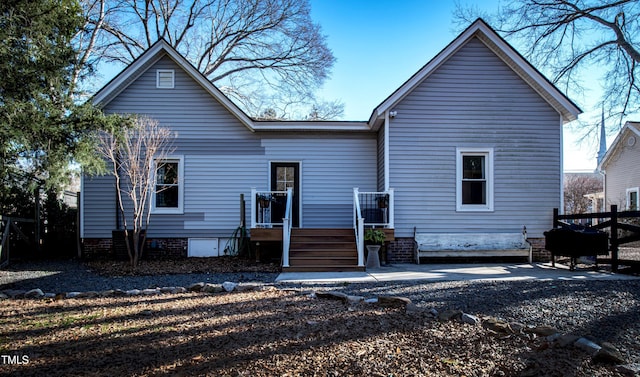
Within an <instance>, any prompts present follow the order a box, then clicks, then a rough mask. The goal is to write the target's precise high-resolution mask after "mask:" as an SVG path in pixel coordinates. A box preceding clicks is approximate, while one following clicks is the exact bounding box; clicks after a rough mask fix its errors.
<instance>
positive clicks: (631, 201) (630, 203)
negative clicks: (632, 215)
mask: <svg viewBox="0 0 640 377" xmlns="http://www.w3.org/2000/svg"><path fill="white" fill-rule="evenodd" d="M639 191H640V188H638V187H634V188H630V189H627V210H629V211H637V210H638V192H639Z"/></svg>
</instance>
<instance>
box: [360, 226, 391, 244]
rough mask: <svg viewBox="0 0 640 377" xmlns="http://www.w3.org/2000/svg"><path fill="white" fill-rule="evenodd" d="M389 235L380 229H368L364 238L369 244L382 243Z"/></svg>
mask: <svg viewBox="0 0 640 377" xmlns="http://www.w3.org/2000/svg"><path fill="white" fill-rule="evenodd" d="M386 238H387V236H386V235H385V234H384V232H383V231H381V230H380V229H373V228H371V229H367V230H366V232H364V240H365V241H366V242H367V245H382V244H383V243H384V240H385V239H386Z"/></svg>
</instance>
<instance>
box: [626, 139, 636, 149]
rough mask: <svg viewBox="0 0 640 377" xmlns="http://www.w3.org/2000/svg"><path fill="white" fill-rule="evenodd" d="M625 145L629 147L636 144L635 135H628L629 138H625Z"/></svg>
mask: <svg viewBox="0 0 640 377" xmlns="http://www.w3.org/2000/svg"><path fill="white" fill-rule="evenodd" d="M627 145H628V146H630V147H633V146H634V145H636V137H635V136H629V138H628V139H627Z"/></svg>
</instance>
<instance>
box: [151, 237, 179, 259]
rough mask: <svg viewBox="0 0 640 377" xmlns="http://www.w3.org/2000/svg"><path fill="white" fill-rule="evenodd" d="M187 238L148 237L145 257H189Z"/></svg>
mask: <svg viewBox="0 0 640 377" xmlns="http://www.w3.org/2000/svg"><path fill="white" fill-rule="evenodd" d="M188 246H189V240H188V239H187V238H154V239H147V244H146V247H145V251H144V257H145V258H148V259H182V258H186V257H187V248H188Z"/></svg>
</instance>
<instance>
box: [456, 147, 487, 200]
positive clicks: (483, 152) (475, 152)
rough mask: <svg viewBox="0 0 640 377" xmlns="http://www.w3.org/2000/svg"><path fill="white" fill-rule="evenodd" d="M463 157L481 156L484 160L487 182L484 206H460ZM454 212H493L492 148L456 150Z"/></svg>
mask: <svg viewBox="0 0 640 377" xmlns="http://www.w3.org/2000/svg"><path fill="white" fill-rule="evenodd" d="M464 156H483V157H484V158H485V169H486V170H487V171H486V172H485V179H486V181H487V187H486V190H487V192H486V195H487V198H486V199H487V200H486V202H487V203H486V204H462V171H463V166H462V161H463V157H464ZM456 211H458V212H492V211H493V148H456Z"/></svg>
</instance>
